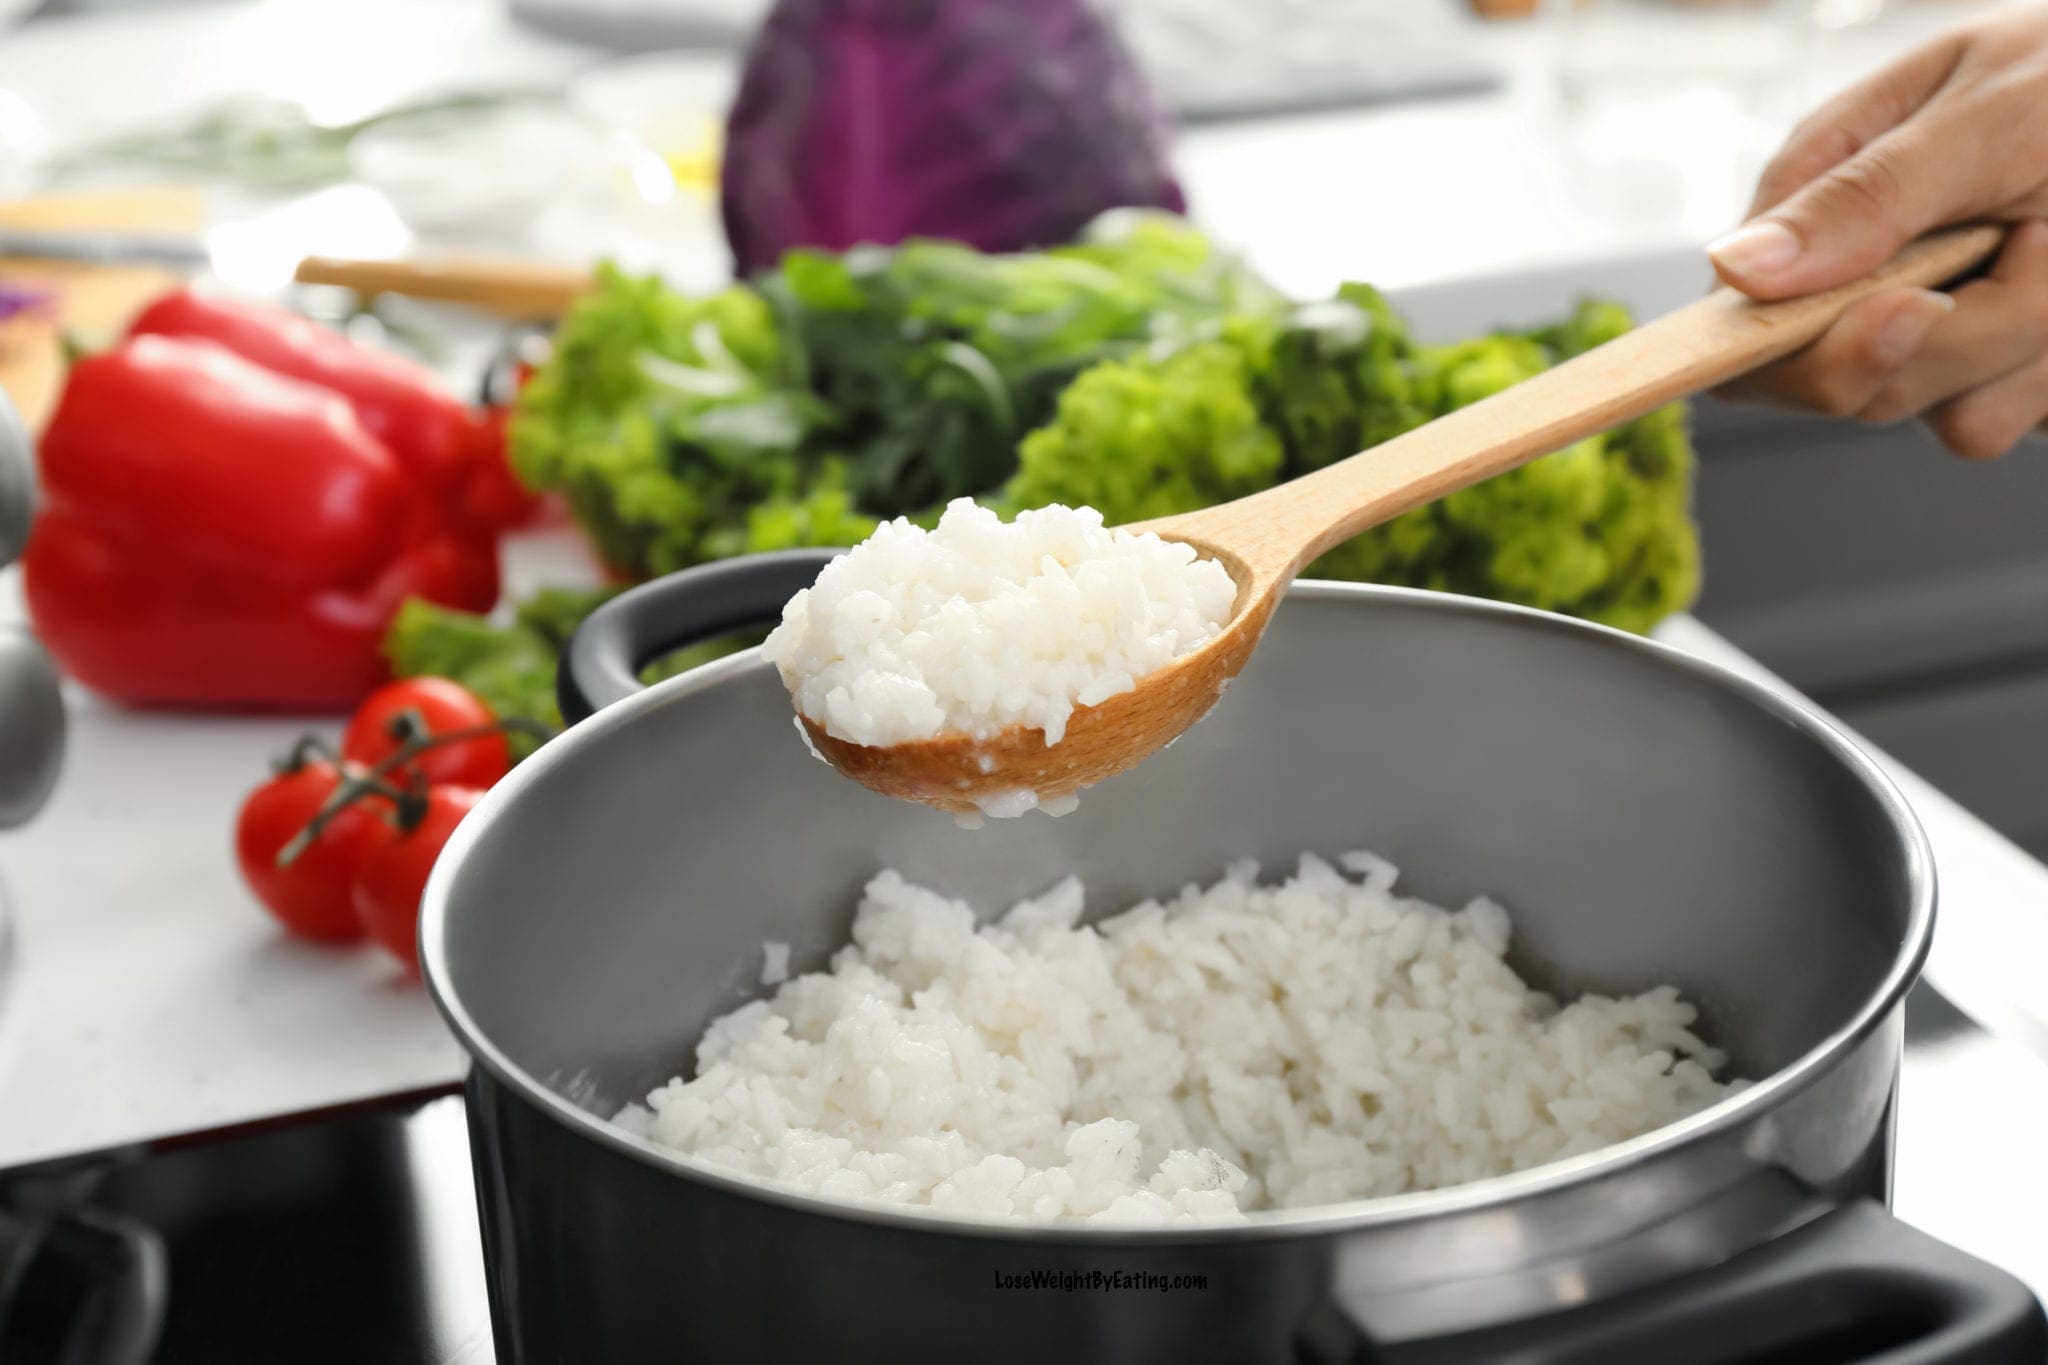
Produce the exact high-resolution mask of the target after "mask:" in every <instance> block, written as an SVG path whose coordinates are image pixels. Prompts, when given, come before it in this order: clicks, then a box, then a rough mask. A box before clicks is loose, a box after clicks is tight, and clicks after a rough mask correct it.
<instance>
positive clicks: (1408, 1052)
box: [618, 854, 1740, 1222]
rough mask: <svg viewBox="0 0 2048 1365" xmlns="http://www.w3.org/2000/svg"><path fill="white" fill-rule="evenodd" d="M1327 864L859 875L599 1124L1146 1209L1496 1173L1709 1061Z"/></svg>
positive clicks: (1687, 1021) (1694, 1080) (1218, 1213)
mask: <svg viewBox="0 0 2048 1365" xmlns="http://www.w3.org/2000/svg"><path fill="white" fill-rule="evenodd" d="M1340 861H1341V862H1342V865H1343V868H1344V869H1345V870H1344V871H1339V870H1338V869H1336V868H1333V867H1331V866H1330V865H1329V864H1328V863H1326V862H1323V861H1321V860H1320V859H1317V858H1315V857H1313V856H1304V857H1303V858H1302V860H1301V865H1300V868H1299V870H1298V871H1297V872H1296V873H1295V875H1294V876H1293V877H1292V878H1290V879H1288V880H1287V881H1285V882H1283V883H1281V884H1279V885H1276V886H1261V885H1259V884H1258V883H1257V880H1256V875H1257V869H1256V867H1254V866H1252V865H1250V864H1246V865H1243V866H1238V867H1233V868H1232V869H1231V870H1230V872H1229V873H1228V875H1227V876H1226V877H1225V878H1224V879H1223V880H1222V881H1221V882H1219V883H1217V884H1216V885H1215V886H1213V887H1210V888H1208V889H1206V890H1203V889H1198V888H1195V887H1189V888H1187V889H1185V890H1183V891H1182V892H1181V893H1180V894H1179V895H1178V896H1177V897H1175V898H1173V899H1172V900H1170V901H1167V902H1165V903H1163V904H1162V903H1158V902H1151V901H1148V902H1146V903H1145V904H1143V905H1140V906H1138V907H1137V908H1136V909H1133V910H1130V911H1127V912H1126V913H1124V914H1121V915H1118V916H1116V917H1115V918H1114V919H1109V920H1104V921H1101V922H1099V923H1097V924H1095V925H1092V926H1084V925H1081V924H1079V919H1080V915H1081V895H1082V893H1081V886H1080V883H1079V882H1077V881H1074V880H1072V879H1069V880H1067V881H1065V882H1063V883H1061V884H1060V885H1059V886H1058V887H1056V888H1054V889H1053V890H1052V891H1051V892H1050V893H1048V894H1047V895H1045V896H1043V897H1041V898H1039V899H1037V900H1034V901H1027V902H1025V903H1023V904H1021V905H1018V906H1017V907H1015V908H1014V909H1012V910H1011V911H1010V912H1009V913H1008V914H1007V915H1005V916H1004V917H1003V918H1002V919H1001V920H1000V921H999V922H998V923H996V924H992V925H982V926H977V925H976V922H975V917H974V914H973V912H972V911H971V910H970V909H969V908H968V907H967V906H966V905H965V904H962V903H960V902H958V901H951V900H947V899H945V898H944V897H942V896H939V895H936V894H934V893H932V892H930V891H926V890H923V889H920V888H919V887H916V886H912V885H910V884H909V883H908V882H906V881H904V880H903V878H902V877H900V876H898V875H897V874H896V873H894V872H884V873H882V874H881V875H879V876H877V877H876V878H875V879H874V880H873V881H872V882H870V883H869V885H868V888H867V893H866V896H865V898H864V899H863V901H862V903H861V906H860V910H859V914H858V916H857V917H856V919H855V921H854V927H853V943H852V944H851V945H849V946H847V947H845V948H842V949H841V950H840V951H839V953H838V954H837V955H836V956H835V957H834V958H833V960H832V969H831V971H829V972H817V973H811V974H809V975H805V976H800V977H797V978H796V979H795V980H792V981H790V982H788V983H787V984H785V985H783V986H782V987H781V989H779V990H777V991H776V992H775V994H774V996H773V997H772V998H770V999H766V1000H757V1001H754V1002H753V1003H751V1004H748V1005H745V1006H743V1007H742V1008H740V1009H738V1010H735V1011H734V1012H732V1013H731V1014H728V1015H725V1016H724V1017H722V1018H720V1019H718V1020H717V1021H715V1022H714V1023H713V1024H712V1025H711V1027H710V1029H709V1031H708V1032H707V1033H706V1035H705V1037H704V1039H703V1041H702V1042H701V1043H700V1044H699V1046H698V1049H697V1074H696V1078H695V1079H693V1080H688V1081H685V1080H683V1079H681V1078H678V1079H676V1080H673V1081H670V1082H669V1083H668V1084H667V1085H664V1086H663V1087H661V1088H660V1089H658V1090H656V1091H655V1092H654V1093H653V1094H652V1095H650V1096H648V1099H647V1103H646V1105H645V1106H642V1105H637V1104H636V1105H628V1106H627V1107H626V1109H625V1110H624V1111H623V1112H622V1113H620V1114H619V1115H618V1121H619V1123H620V1124H622V1125H623V1126H625V1127H627V1128H629V1129H631V1130H632V1131H634V1132H636V1133H640V1134H642V1135H643V1136H648V1137H651V1138H653V1139H654V1140H656V1141H658V1142H662V1143H665V1144H667V1145H669V1146H671V1147H675V1148H677V1149H679V1150H681V1151H685V1152H692V1153H695V1154H696V1155H698V1156H701V1157H703V1158H705V1159H706V1160H709V1161H712V1162H715V1163H717V1164H718V1165H721V1166H726V1167H730V1168H731V1169H733V1170H735V1171H738V1172H742V1173H744V1174H746V1175H750V1176H757V1177H765V1178H768V1179H771V1180H777V1181H784V1182H787V1183H789V1184H791V1185H793V1186H796V1187H797V1188H800V1189H803V1190H807V1191H813V1192H816V1193H819V1194H826V1195H838V1196H845V1197H849V1198H856V1199H869V1200H880V1201H884V1202H889V1203H899V1204H928V1205H931V1206H933V1207H936V1208H945V1209H957V1210H971V1211H976V1212H983V1213H996V1214H1010V1215H1017V1216H1022V1217H1027V1218H1034V1219H1057V1218H1085V1219H1088V1220H1089V1221H1094V1222H1160V1221H1182V1220H1189V1219H1200V1218H1219V1217H1220V1218H1229V1217H1234V1216H1237V1215H1238V1213H1239V1212H1240V1211H1242V1210H1250V1209H1260V1208H1269V1207H1294V1206H1300V1205H1309V1204H1325V1203H1331V1202H1335V1201H1338V1200H1345V1199H1357V1198H1363V1197H1368V1196H1377V1195H1389V1194H1398V1193H1401V1192H1403V1191H1409V1190H1426V1189H1432V1188H1435V1187H1438V1186H1443V1185H1455V1184H1458V1183H1460V1182H1462V1181H1468V1180H1477V1179H1480V1178H1482V1177H1485V1176H1491V1175H1500V1174H1503V1173H1505V1172H1508V1171H1515V1170H1521V1169H1524V1168H1527V1167H1530V1166H1536V1165H1540V1164H1542V1163H1543V1162H1546V1161H1552V1160H1555V1159H1557V1158H1559V1157H1564V1156H1569V1155H1572V1154H1574V1153H1578V1152H1586V1151H1591V1150H1593V1149H1594V1148H1598V1147H1602V1146H1605V1145H1607V1144H1609V1143H1612V1142H1616V1141H1619V1140H1621V1139H1623V1138H1627V1137H1631V1136H1633V1135H1635V1134H1638V1133H1643V1132H1647V1131H1648V1130H1650V1129H1652V1128H1656V1127H1658V1126H1660V1125H1662V1124H1665V1123H1668V1122H1670V1121H1672V1120H1674V1119H1677V1118H1679V1117H1681V1116H1683V1115H1685V1114H1688V1113H1691V1112H1693V1111H1695V1110H1697V1109H1700V1108H1702V1107H1704V1106H1705V1105H1707V1104H1709V1103H1711V1102H1713V1101H1714V1100H1715V1099H1717V1098H1719V1097H1720V1096H1721V1095H1723V1094H1725V1093H1727V1091H1728V1090H1729V1089H1730V1088H1731V1087H1730V1086H1729V1085H1724V1084H1722V1083H1720V1082H1717V1081H1716V1080H1715V1079H1714V1078H1713V1076H1712V1074H1710V1073H1711V1072H1713V1071H1714V1070H1715V1069H1717V1068H1719V1067H1720V1066H1721V1065H1722V1064H1723V1061H1724V1059H1723V1057H1722V1055H1721V1054H1720V1053H1719V1052H1717V1051H1715V1050H1714V1049H1713V1048H1710V1047H1708V1046H1706V1045H1705V1044H1704V1043H1703V1042H1701V1040H1700V1039H1699V1038H1698V1037H1696V1036H1695V1035H1694V1034H1693V1033H1692V1031H1691V1025H1692V1023H1693V1020H1694V1017H1695V1012H1694V1009H1693V1007H1692V1006H1691V1005H1689V1004H1687V1003H1686V1002H1684V1001H1683V1000H1681V999H1679V997H1678V992H1677V991H1676V990H1675V989H1674V988H1672V987H1669V986H1660V987H1658V988H1657V989H1655V990H1651V991H1647V992H1645V993H1644V994H1642V995H1638V996H1633V997H1630V998H1628V999H1622V1000H1613V999H1607V998H1605V997H1600V996H1587V997H1585V998H1583V999H1580V1000H1577V1001H1574V1002H1573V1003H1572V1004H1570V1005H1567V1006H1565V1007H1563V1008H1562V1009H1560V1008H1559V1007H1558V1005H1557V1004H1556V1002H1555V1001H1553V1000H1552V999H1551V998H1550V997H1549V996H1547V995H1544V994H1542V993H1541V992H1538V991H1532V990H1530V989H1529V988H1528V987H1527V986H1526V985H1524V984H1523V982H1522V981H1521V979H1520V978H1519V977H1517V976H1516V975H1515V973H1514V972H1513V971H1512V970H1511V969H1510V968H1509V967H1508V966H1507V965H1506V963H1505V962H1503V961H1502V954H1503V953H1504V952H1505V951H1506V949H1507V944H1508V917H1507V914H1506V912H1505V911H1503V910H1502V909H1501V908H1500V907H1499V906H1497V905H1495V904H1493V903H1492V902H1491V901H1487V900H1476V901H1474V902H1472V903H1471V904H1470V905H1467V906H1466V907H1465V908H1464V909H1462V910H1459V911H1456V912H1451V911H1446V910H1442V909H1439V908H1438V907H1436V906H1433V905H1429V904H1426V903H1424V902H1422V901H1419V900H1413V899H1408V898H1404V897H1400V896H1396V895H1394V894H1393V884H1394V869H1393V868H1392V867H1391V866H1389V865H1388V864H1386V863H1384V862H1382V861H1381V860H1379V859H1377V858H1374V857H1372V856H1370V855H1366V854H1351V855H1347V856H1346V857H1345V858H1344V859H1342V860H1340ZM1735 1084H1740V1083H1739V1082H1738V1083H1735Z"/></svg>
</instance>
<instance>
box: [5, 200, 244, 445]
mask: <svg viewBox="0 0 2048 1365" xmlns="http://www.w3.org/2000/svg"><path fill="white" fill-rule="evenodd" d="M205 222H206V201H205V195H204V193H203V192H202V191H200V190H199V189H197V188H194V187H190V186H175V185H174V186H154V187H148V188H140V189H118V190H89V191H81V192H77V193H69V194H51V195H39V196H37V197H35V198H31V199H14V200H7V201H4V202H0V227H7V228H17V229H34V230H37V231H45V232H48V231H102V232H162V233H178V232H196V231H198V230H199V229H200V228H202V227H203V226H204V225H205ZM0 283H7V284H18V285H27V286H30V287H34V288H38V289H48V290H50V291H51V292H52V293H53V294H54V295H55V299H54V301H53V303H52V305H51V306H50V307H49V308H48V309H47V310H43V311H41V312H36V313H28V314H22V315H18V316H16V317H14V318H10V319H8V320H7V321H5V322H0V389H5V390H6V391H7V395H8V397H10V398H12V399H13V400H14V405H15V407H16V408H18V409H19V410H20V412H21V415H22V418H23V420H24V421H26V422H27V423H28V424H29V428H30V429H31V430H35V431H39V430H41V429H42V425H43V423H44V421H45V420H47V419H48V417H49V415H50V411H51V409H52V408H54V407H55V406H56V402H57V394H58V392H59V391H60V390H61V389H62V387H63V383H64V338H65V337H66V336H70V337H72V338H74V339H75V340H77V341H78V342H79V343H81V344H83V345H86V346H97V345H100V344H103V343H104V342H106V341H108V340H110V339H111V338H113V337H114V336H115V335H117V334H118V333H119V332H120V330H121V329H122V328H123V327H125V326H126V325H127V323H128V320H129V319H130V318H132V317H133V316H134V315H135V314H136V313H137V312H138V311H139V310H140V309H141V308H142V306H143V305H144V304H146V303H148V302H149V301H150V300H151V299H153V298H155V297H156V296H157V295H158V294H161V293H163V292H164V291H165V290H167V289H169V288H171V287H172V286H173V285H175V284H177V283H178V276H177V275H175V274H174V273H172V272H170V271H167V270H163V269H159V268H157V267H153V266H125V265H124V266H105V265H86V264H79V263H74V262H65V261H27V260H16V259H6V258H0Z"/></svg>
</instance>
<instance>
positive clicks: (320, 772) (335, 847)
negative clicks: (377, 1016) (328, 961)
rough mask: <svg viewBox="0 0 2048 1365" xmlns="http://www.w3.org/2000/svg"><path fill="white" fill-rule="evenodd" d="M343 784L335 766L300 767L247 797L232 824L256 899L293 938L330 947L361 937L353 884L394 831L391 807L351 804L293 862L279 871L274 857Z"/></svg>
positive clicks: (238, 857)
mask: <svg viewBox="0 0 2048 1365" xmlns="http://www.w3.org/2000/svg"><path fill="white" fill-rule="evenodd" d="M340 783H341V773H340V771H339V770H338V769H336V768H335V766H334V765H333V764H332V763H328V762H325V761H322V760H317V759H316V760H313V761H310V762H307V763H304V764H302V765H300V766H299V767H297V768H295V769H293V770H291V771H288V772H284V773H280V774H279V775H278V776H276V777H273V778H272V779H270V781H268V782H265V783H264V784H263V785H262V786H260V787H258V788H257V789H256V790H255V791H253V792H250V793H249V796H248V799H247V800H245V801H244V802H243V803H242V810H241V814H240V815H239V816H237V817H236V820H235V860H236V862H238V863H239V864H240V865H241V869H242V878H243V880H245V881H247V882H248V883H249V888H250V889H251V890H252V891H254V892H255V893H256V898H257V899H258V900H260V901H262V902H263V905H264V908H265V909H267V910H269V911H270V913H271V914H273V915H275V916H276V917H277V919H278V920H279V921H280V922H281V923H283V925H284V926H285V928H287V929H289V930H291V931H292V932H293V933H295V934H299V935H301V936H303V937H306V938H313V939H321V940H324V941H326V942H331V943H342V942H347V941H349V940H351V939H357V938H361V937H362V936H363V924H362V920H361V917H360V916H358V915H357V914H356V910H355V901H354V896H353V887H354V885H355V879H356V873H357V871H358V869H359V868H360V867H361V866H362V864H363V860H364V856H365V855H366V854H367V853H368V852H369V851H370V850H371V849H372V848H375V847H378V846H380V845H381V844H382V842H383V841H384V839H385V838H386V837H387V836H388V835H389V834H390V832H391V826H390V825H389V824H387V823H386V822H385V820H384V819H383V818H382V814H381V811H382V810H386V809H389V806H388V803H386V802H384V801H383V799H382V798H370V799H369V800H365V801H359V802H356V803H354V804H351V805H349V806H347V807H345V808H343V809H342V810H340V811H339V812H337V813H336V815H335V816H334V818H333V820H332V821H330V822H329V823H328V824H327V826H326V827H325V828H324V829H322V830H321V832H320V835H319V837H318V838H316V839H314V840H313V841H312V842H311V843H309V844H307V845H306V846H305V848H304V849H303V850H301V851H300V852H299V853H298V854H297V856H296V857H294V858H293V859H292V860H291V861H290V862H288V863H286V864H284V865H283V866H279V864H278V855H279V854H280V853H281V852H283V850H284V849H285V847H286V846H287V845H289V844H290V843H291V842H292V841H293V840H294V839H296V838H297V837H298V836H299V833H300V831H301V830H303V829H305V827H306V825H307V824H308V823H309V822H310V821H311V820H312V818H313V816H314V814H315V812H317V811H318V810H319V809H320V806H321V803H322V802H324V801H326V800H327V798H328V797H329V796H331V795H333V793H334V789H335V788H336V787H337V786H339V785H340ZM371 801H374V802H375V803H376V804H375V805H372V804H370V802H371Z"/></svg>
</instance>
